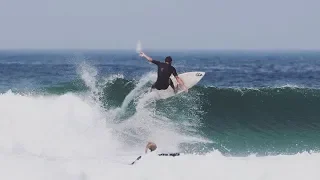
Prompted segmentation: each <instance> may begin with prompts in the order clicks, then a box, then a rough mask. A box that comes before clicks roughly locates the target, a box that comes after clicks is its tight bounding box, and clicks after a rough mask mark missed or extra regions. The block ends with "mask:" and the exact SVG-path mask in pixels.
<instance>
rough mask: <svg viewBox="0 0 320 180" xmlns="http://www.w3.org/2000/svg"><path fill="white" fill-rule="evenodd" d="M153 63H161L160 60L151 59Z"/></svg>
mask: <svg viewBox="0 0 320 180" xmlns="http://www.w3.org/2000/svg"><path fill="white" fill-rule="evenodd" d="M151 62H152V63H153V64H156V65H159V64H160V61H157V60H152V61H151Z"/></svg>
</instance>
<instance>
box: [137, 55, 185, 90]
mask: <svg viewBox="0 0 320 180" xmlns="http://www.w3.org/2000/svg"><path fill="white" fill-rule="evenodd" d="M140 56H141V57H144V58H146V59H147V60H148V61H149V62H152V63H154V64H156V65H157V66H158V77H157V81H156V82H155V83H154V84H153V85H152V86H151V89H157V90H166V89H167V88H168V87H169V85H170V86H171V87H172V89H173V91H174V92H175V93H176V92H177V88H178V87H174V85H173V82H172V80H171V78H170V76H171V74H173V76H174V77H175V78H176V80H177V82H178V85H182V86H183V87H184V89H185V91H186V92H188V88H187V87H186V86H185V85H184V83H183V81H182V79H180V78H179V76H178V74H177V71H176V69H175V68H174V67H173V66H172V65H171V63H172V58H171V56H167V57H166V58H165V60H164V63H163V62H160V61H157V60H154V59H152V58H151V57H149V56H147V55H146V54H144V53H143V52H140ZM178 85H177V86H178Z"/></svg>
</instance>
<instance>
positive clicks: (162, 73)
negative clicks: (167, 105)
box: [151, 60, 178, 90]
mask: <svg viewBox="0 0 320 180" xmlns="http://www.w3.org/2000/svg"><path fill="white" fill-rule="evenodd" d="M151 62H152V63H154V64H156V65H157V66H158V78H157V81H156V82H155V83H154V84H153V85H152V88H155V89H158V90H164V89H167V88H168V87H169V85H170V86H171V87H172V89H175V88H174V85H173V82H172V80H171V78H170V76H171V74H173V75H174V76H178V74H177V72H176V69H175V68H174V67H173V66H171V65H170V64H167V63H163V62H160V61H156V60H152V61H151Z"/></svg>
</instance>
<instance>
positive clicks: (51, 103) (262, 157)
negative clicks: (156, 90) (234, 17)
mask: <svg viewBox="0 0 320 180" xmlns="http://www.w3.org/2000/svg"><path fill="white" fill-rule="evenodd" d="M178 55H179V54H178ZM198 55H199V54H180V58H182V57H189V58H196V57H198ZM4 56H5V57H6V58H9V59H10V61H9V60H8V61H4V60H3V59H1V58H3V57H4ZM113 56H117V53H113V54H111V55H108V56H103V57H106V58H111V57H113ZM119 56H120V57H121V58H123V57H126V58H128V57H130V56H131V55H130V54H125V55H123V54H122V55H119ZM132 56H133V55H132ZM203 56H204V55H202V56H200V58H202V60H201V63H202V64H201V63H200V61H198V63H195V62H194V61H192V62H190V64H191V65H189V66H188V65H186V66H183V64H184V63H185V62H184V61H182V60H181V61H178V63H177V64H178V66H180V68H179V69H185V70H186V71H189V70H199V69H203V67H205V64H206V63H207V64H209V63H210V62H214V63H215V65H214V66H206V71H208V72H209V73H207V74H206V77H205V78H204V79H203V81H202V82H201V83H199V84H198V85H197V86H195V87H194V88H192V89H190V91H189V93H182V94H180V95H177V96H174V97H172V98H168V99H166V100H157V99H156V96H155V95H154V94H153V93H150V92H149V89H150V86H151V84H152V83H153V82H154V80H155V79H156V73H155V72H154V70H150V69H148V68H147V67H146V66H148V65H143V66H140V64H135V63H133V62H131V61H132V60H136V59H135V58H131V59H130V60H127V61H121V62H120V64H121V66H119V63H117V61H116V60H113V61H111V60H110V61H108V63H101V62H102V60H101V59H99V57H100V55H99V53H98V54H97V53H95V54H94V53H93V55H91V56H87V57H90V58H92V59H98V60H97V61H95V62H96V63H92V60H90V58H89V60H83V59H82V60H81V57H78V56H77V58H80V60H77V58H75V59H76V60H74V61H72V62H70V63H66V64H65V62H64V61H63V60H64V59H65V58H67V59H70V55H69V54H64V53H60V54H59V55H52V54H51V55H50V53H49V54H48V53H43V54H41V55H38V56H34V54H33V53H31V55H30V54H28V53H27V54H26V53H23V55H21V54H15V53H14V52H9V53H7V54H5V55H3V54H2V55H1V54H0V62H1V63H2V64H1V65H2V66H0V69H2V70H3V71H0V72H1V73H2V76H1V80H2V82H3V83H2V84H1V85H0V86H1V90H2V91H3V93H1V94H0V106H1V108H0V177H1V178H2V179H32V180H36V179H62V180H64V179H68V180H69V179H81V180H89V179H128V178H130V179H151V178H152V179H164V178H165V179H192V180H193V179H197V178H202V179H226V180H235V179H272V180H277V179H279V180H280V179H281V180H283V179H290V180H296V179H299V180H300V179H304V178H306V177H307V178H308V179H319V175H318V173H317V168H316V167H318V165H319V163H320V159H319V157H320V156H319V153H318V148H319V147H320V144H319V143H320V141H318V139H319V133H318V131H317V130H318V129H319V123H320V121H319V120H318V119H319V118H318V117H319V115H320V112H318V108H317V107H318V106H319V105H320V104H319V103H320V100H319V96H320V90H319V89H318V88H317V84H316V83H315V82H316V79H317V73H318V70H317V67H316V66H315V64H317V63H318V61H316V60H314V59H315V57H317V56H316V54H311V55H310V54H309V55H308V56H306V55H301V57H304V58H307V60H306V61H308V62H312V61H314V64H313V66H314V67H312V65H306V64H305V63H297V64H298V65H295V63H287V64H285V63H284V64H285V65H283V64H282V63H283V62H281V63H278V64H276V63H274V65H270V62H273V61H275V60H276V59H277V58H276V57H278V59H281V58H282V59H283V58H284V57H283V55H278V56H272V57H269V58H271V60H270V61H268V62H266V63H263V62H262V61H258V62H259V63H261V64H260V65H259V63H257V62H255V61H241V62H239V63H237V62H235V61H231V60H230V59H229V58H230V57H233V58H235V57H236V55H234V54H233V55H230V56H226V55H223V56H219V57H218V60H217V61H213V60H212V59H215V58H212V56H209V55H206V58H207V60H205V59H203ZM40 57H45V58H48V59H45V60H43V61H45V62H46V63H43V61H41V60H39V58H40ZM72 57H73V58H74V56H72ZM226 57H228V58H227V59H229V60H225V58H226ZM244 57H248V56H247V55H246V56H244ZM249 57H252V58H253V57H254V58H257V57H259V56H257V55H252V56H249ZM288 57H290V58H292V57H295V56H293V55H291V56H288ZM20 58H25V59H24V60H19V59H20ZM121 58H120V59H121ZM238 58H240V59H241V58H243V56H239V57H238ZM308 58H309V59H308ZM310 58H311V60H310ZM52 59H59V61H54V60H52ZM79 61H81V62H79ZM220 61H221V63H218V62H220ZM222 61H223V62H222ZM31 62H33V63H31ZM97 62H98V63H97ZM254 62H255V63H254ZM290 62H292V61H290ZM294 62H297V60H295V61H294ZM179 63H180V64H179ZM185 64H186V63H185ZM217 64H218V65H219V66H218V65H217ZM257 64H258V65H257ZM195 65H198V67H196V66H195ZM258 66H260V67H259V68H258ZM242 67H245V68H244V69H242ZM283 67H286V68H283ZM298 67H299V68H298ZM197 68H198V69H197ZM250 69H251V70H250ZM253 69H255V70H253ZM272 69H273V70H277V71H275V72H274V71H273V70H272ZM105 72H107V73H105ZM230 73H231V74H230ZM246 73H247V75H248V77H245V74H246ZM254 73H256V76H254ZM299 73H303V74H302V75H301V76H299V75H298V74H299ZM228 74H229V75H228ZM239 74H241V76H240V75H239ZM275 74H276V75H279V76H276V75H275ZM281 74H282V75H283V76H281ZM285 76H288V79H289V80H288V82H287V81H282V80H283V78H285ZM241 77H242V78H241ZM261 77H265V79H263V78H262V79H261ZM278 77H279V78H278ZM299 77H301V79H299ZM259 78H260V81H259V80H258V79H259ZM273 78H278V81H276V80H274V79H273ZM240 79H243V82H240V81H239V80H240ZM304 79H308V81H304ZM272 81H274V82H275V83H274V84H272V83H271V82H272ZM234 82H237V83H234ZM251 82H252V83H251ZM279 82H280V83H279ZM230 84H232V86H231V85H230ZM286 84H288V85H286ZM301 84H302V85H301ZM308 84H311V85H310V86H309V85H308ZM147 141H154V142H156V143H157V145H158V149H157V151H156V153H163V152H181V153H182V154H181V156H178V157H174V158H173V157H159V156H157V154H156V153H148V154H147V155H144V146H145V145H146V142H147ZM140 155H143V157H142V158H141V160H139V161H138V163H137V164H135V165H134V166H131V165H128V164H130V163H131V162H132V161H134V160H135V159H136V158H137V157H138V156H140ZM189 169H192V171H186V170H189ZM279 169H280V170H279ZM297 169H298V170H297ZM212 170H214V172H212ZM159 172H160V173H161V176H159ZM226 172H232V173H226Z"/></svg>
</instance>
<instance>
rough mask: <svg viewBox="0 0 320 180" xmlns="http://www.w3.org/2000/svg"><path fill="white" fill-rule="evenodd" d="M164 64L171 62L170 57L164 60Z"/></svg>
mask: <svg viewBox="0 0 320 180" xmlns="http://www.w3.org/2000/svg"><path fill="white" fill-rule="evenodd" d="M164 62H166V63H168V64H171V62H172V58H171V56H167V57H166V59H165V60H164Z"/></svg>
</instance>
